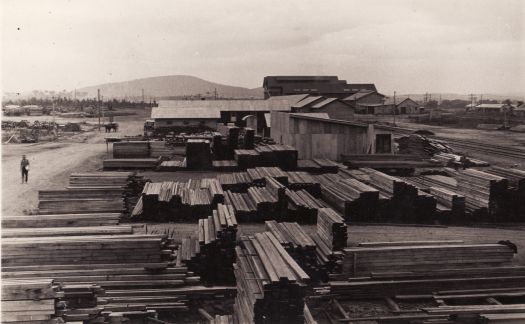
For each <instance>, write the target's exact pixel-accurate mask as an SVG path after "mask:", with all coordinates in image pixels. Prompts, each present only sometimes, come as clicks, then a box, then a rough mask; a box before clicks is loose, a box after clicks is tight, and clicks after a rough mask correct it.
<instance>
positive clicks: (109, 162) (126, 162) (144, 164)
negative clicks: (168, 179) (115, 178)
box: [102, 158, 160, 170]
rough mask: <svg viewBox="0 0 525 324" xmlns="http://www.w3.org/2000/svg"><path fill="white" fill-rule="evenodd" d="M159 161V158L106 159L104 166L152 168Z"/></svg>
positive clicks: (128, 168)
mask: <svg viewBox="0 0 525 324" xmlns="http://www.w3.org/2000/svg"><path fill="white" fill-rule="evenodd" d="M159 163H160V160H159V159H157V158H135V159H105V160H104V161H102V166H103V168H104V170H151V169H155V168H156V167H157V166H158V165H159Z"/></svg>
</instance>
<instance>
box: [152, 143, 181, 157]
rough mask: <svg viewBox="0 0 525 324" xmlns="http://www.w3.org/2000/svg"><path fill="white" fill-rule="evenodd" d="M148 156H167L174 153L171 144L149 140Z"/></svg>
mask: <svg viewBox="0 0 525 324" xmlns="http://www.w3.org/2000/svg"><path fill="white" fill-rule="evenodd" d="M149 150H150V151H149V157H152V158H158V157H167V158H170V157H172V156H173V155H174V153H175V150H174V149H173V147H172V146H167V145H166V142H165V141H151V142H149Z"/></svg>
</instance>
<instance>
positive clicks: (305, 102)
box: [272, 96, 325, 108]
mask: <svg viewBox="0 0 525 324" xmlns="http://www.w3.org/2000/svg"><path fill="white" fill-rule="evenodd" d="M272 98H275V97H272ZM323 99H325V97H323V96H308V97H306V98H304V99H303V100H301V101H299V102H298V103H296V104H295V105H293V106H292V108H303V107H305V106H308V105H309V104H312V103H315V102H317V101H320V100H323Z"/></svg>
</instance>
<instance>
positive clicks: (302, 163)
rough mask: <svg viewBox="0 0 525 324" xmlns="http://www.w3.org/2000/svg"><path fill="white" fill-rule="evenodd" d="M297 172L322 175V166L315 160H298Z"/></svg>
mask: <svg viewBox="0 0 525 324" xmlns="http://www.w3.org/2000/svg"><path fill="white" fill-rule="evenodd" d="M297 171H302V172H309V173H313V174H320V173H322V172H321V166H320V165H319V164H317V163H315V162H314V161H313V160H297Z"/></svg>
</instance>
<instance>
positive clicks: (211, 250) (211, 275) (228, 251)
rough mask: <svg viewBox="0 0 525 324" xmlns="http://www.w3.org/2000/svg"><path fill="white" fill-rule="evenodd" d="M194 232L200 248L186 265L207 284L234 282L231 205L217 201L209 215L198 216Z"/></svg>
mask: <svg viewBox="0 0 525 324" xmlns="http://www.w3.org/2000/svg"><path fill="white" fill-rule="evenodd" d="M197 236H198V239H199V241H198V244H199V245H200V252H199V256H198V258H197V260H196V261H197V262H192V263H191V265H189V268H190V269H191V270H193V271H195V272H196V273H197V274H199V275H200V277H201V278H202V280H203V281H204V282H206V283H208V284H232V283H234V282H235V276H234V275H233V263H234V262H235V251H234V249H235V242H236V239H237V219H236V218H235V215H234V211H233V209H232V207H231V206H227V205H223V204H219V205H218V206H217V209H216V210H214V211H213V216H209V217H208V218H207V219H200V220H199V224H198V230H197Z"/></svg>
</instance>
